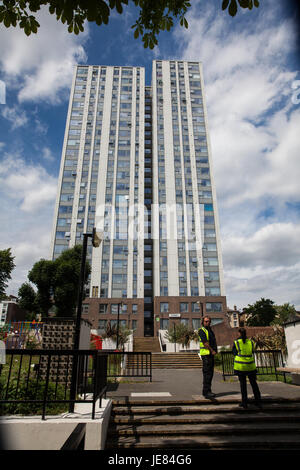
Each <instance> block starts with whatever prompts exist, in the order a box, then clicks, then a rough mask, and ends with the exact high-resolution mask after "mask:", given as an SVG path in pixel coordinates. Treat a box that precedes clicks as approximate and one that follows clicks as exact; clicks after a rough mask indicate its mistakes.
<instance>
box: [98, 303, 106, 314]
mask: <svg viewBox="0 0 300 470" xmlns="http://www.w3.org/2000/svg"><path fill="white" fill-rule="evenodd" d="M107 307H108V305H107V304H100V305H99V313H107Z"/></svg>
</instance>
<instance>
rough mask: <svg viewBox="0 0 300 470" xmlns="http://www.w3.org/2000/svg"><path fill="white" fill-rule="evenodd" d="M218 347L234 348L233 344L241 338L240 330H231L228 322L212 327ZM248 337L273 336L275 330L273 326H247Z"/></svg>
mask: <svg viewBox="0 0 300 470" xmlns="http://www.w3.org/2000/svg"><path fill="white" fill-rule="evenodd" d="M212 329H213V331H214V333H215V335H216V340H217V345H218V346H230V347H231V346H232V345H233V342H234V341H235V340H236V339H237V338H238V337H239V328H238V327H236V328H231V327H230V326H229V325H228V324H227V323H226V322H223V323H218V324H217V325H214V326H213V327H212ZM245 329H246V331H247V337H248V338H252V337H253V336H256V335H258V334H262V333H263V334H267V335H270V336H271V335H272V334H273V333H274V328H273V327H272V326H246V327H245Z"/></svg>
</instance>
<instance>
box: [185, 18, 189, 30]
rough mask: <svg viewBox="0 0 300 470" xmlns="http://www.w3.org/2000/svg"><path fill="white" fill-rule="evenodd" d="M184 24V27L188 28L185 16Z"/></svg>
mask: <svg viewBox="0 0 300 470" xmlns="http://www.w3.org/2000/svg"><path fill="white" fill-rule="evenodd" d="M184 26H185V28H186V29H188V27H189V24H188V22H187V20H186V18H184Z"/></svg>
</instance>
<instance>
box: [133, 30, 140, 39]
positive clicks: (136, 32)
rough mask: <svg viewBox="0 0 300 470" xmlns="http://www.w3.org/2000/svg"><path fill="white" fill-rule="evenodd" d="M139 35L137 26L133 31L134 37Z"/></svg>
mask: <svg viewBox="0 0 300 470" xmlns="http://www.w3.org/2000/svg"><path fill="white" fill-rule="evenodd" d="M139 35H140V33H139V30H138V28H137V29H136V30H135V32H134V39H137V38H138V37H139Z"/></svg>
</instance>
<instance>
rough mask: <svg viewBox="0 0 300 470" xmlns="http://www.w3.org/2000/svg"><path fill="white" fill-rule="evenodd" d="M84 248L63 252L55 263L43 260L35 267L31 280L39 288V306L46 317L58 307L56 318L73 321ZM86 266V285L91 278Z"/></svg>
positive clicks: (37, 297) (37, 295)
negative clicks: (68, 318)
mask: <svg viewBox="0 0 300 470" xmlns="http://www.w3.org/2000/svg"><path fill="white" fill-rule="evenodd" d="M81 254H82V246H81V245H76V246H75V247H74V248H70V249H68V250H65V251H63V252H62V254H61V255H60V256H59V257H58V258H57V259H56V260H54V261H50V260H45V259H41V260H40V261H38V262H37V263H35V264H34V266H33V268H32V269H31V271H30V272H29V274H28V279H29V280H30V281H31V282H32V283H33V284H35V285H36V287H37V294H36V298H35V303H36V306H37V307H38V309H39V311H41V313H42V314H43V316H45V317H46V316H48V311H49V309H50V308H51V307H52V306H53V304H54V305H55V307H56V315H57V316H60V317H71V316H72V315H73V314H74V313H75V307H76V304H77V296H78V288H79V275H80V267H81ZM90 271H91V269H90V265H89V263H86V269H85V281H86V280H87V277H88V276H89V274H90Z"/></svg>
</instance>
